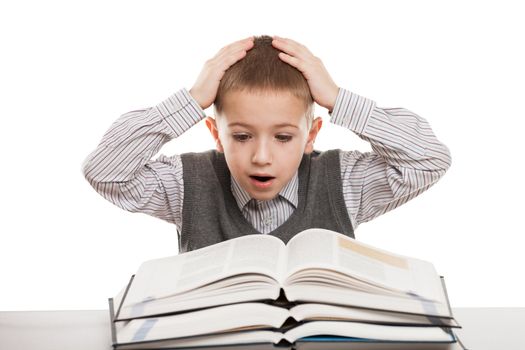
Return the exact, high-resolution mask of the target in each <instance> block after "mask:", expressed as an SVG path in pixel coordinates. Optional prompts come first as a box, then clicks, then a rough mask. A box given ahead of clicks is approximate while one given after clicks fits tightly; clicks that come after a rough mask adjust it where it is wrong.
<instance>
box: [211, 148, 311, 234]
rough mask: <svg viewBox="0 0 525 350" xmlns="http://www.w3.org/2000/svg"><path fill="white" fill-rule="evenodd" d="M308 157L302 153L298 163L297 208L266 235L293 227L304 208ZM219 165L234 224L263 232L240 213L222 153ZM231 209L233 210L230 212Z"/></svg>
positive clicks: (251, 230) (250, 231) (257, 232)
mask: <svg viewBox="0 0 525 350" xmlns="http://www.w3.org/2000/svg"><path fill="white" fill-rule="evenodd" d="M310 157H311V155H306V154H303V159H302V160H301V163H300V164H299V170H298V180H299V184H298V186H297V191H298V199H297V208H295V210H294V211H293V213H292V214H291V215H290V217H289V218H288V219H286V221H285V222H283V223H282V224H281V225H280V226H278V227H276V228H275V229H274V230H273V231H271V232H268V233H266V234H267V235H272V236H277V237H279V234H280V233H284V232H287V231H288V228H293V225H294V223H295V222H296V221H297V218H298V217H299V215H300V213H302V212H303V211H304V209H305V205H306V187H307V184H306V181H307V179H308V172H309V170H310ZM221 165H222V166H223V167H224V169H223V170H224V171H222V172H221V175H222V176H221V177H222V179H221V181H223V184H222V187H223V191H224V196H225V198H226V199H227V202H228V203H227V205H226V208H227V210H228V211H230V214H232V216H231V217H232V218H234V219H235V220H236V224H237V225H239V226H240V227H241V228H242V230H243V231H244V230H246V231H247V232H249V234H260V235H262V234H265V233H262V232H260V231H258V230H257V229H256V228H255V227H253V225H252V224H251V223H250V222H249V221H248V220H247V219H246V218H245V217H244V215H243V214H242V211H241V209H240V208H239V206H238V205H237V202H236V201H235V197H234V196H233V193H232V191H231V189H230V188H231V173H230V170H229V169H228V165H227V164H226V160H225V159H224V154H221ZM232 210H233V212H232Z"/></svg>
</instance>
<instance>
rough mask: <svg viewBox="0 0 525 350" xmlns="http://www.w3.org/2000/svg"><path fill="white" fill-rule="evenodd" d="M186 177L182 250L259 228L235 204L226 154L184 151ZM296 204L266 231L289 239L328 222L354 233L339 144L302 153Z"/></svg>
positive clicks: (183, 162) (341, 230) (343, 230)
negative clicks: (287, 214) (290, 213)
mask: <svg viewBox="0 0 525 350" xmlns="http://www.w3.org/2000/svg"><path fill="white" fill-rule="evenodd" d="M181 159H182V164H183V169H184V173H183V178H184V199H183V208H182V232H179V251H180V252H187V251H190V250H194V249H199V248H202V247H206V246H209V245H212V244H215V243H219V242H222V241H225V240H228V239H232V238H236V237H240V236H244V235H250V234H261V233H260V232H259V231H257V230H256V229H255V228H254V227H253V226H252V225H251V224H250V223H249V221H247V220H246V218H245V217H244V216H243V215H242V212H241V211H240V210H239V207H238V206H237V202H236V201H235V198H234V197H233V194H232V192H231V187H230V182H231V178H230V171H229V169H228V166H227V164H226V160H225V158H224V154H222V153H219V152H217V151H215V150H210V151H206V152H201V153H183V154H181ZM298 176H299V188H298V194H299V198H298V205H297V208H296V209H295V211H294V212H293V213H292V215H291V216H290V217H289V218H288V220H286V221H285V222H284V223H283V224H282V225H281V226H279V227H277V228H276V229H275V230H274V231H272V232H270V233H268V234H270V235H273V236H276V237H278V238H280V239H281V240H282V241H283V242H284V243H287V242H288V241H289V240H290V238H292V237H293V236H294V235H295V234H296V233H299V232H301V231H303V230H306V229H308V228H324V229H328V230H333V231H337V232H339V233H343V234H345V235H347V236H350V237H352V238H353V237H354V230H353V228H352V224H351V222H350V218H349V216H348V211H347V209H346V206H345V202H344V198H343V192H342V188H341V187H342V185H341V170H340V163H339V150H329V151H326V152H319V151H314V152H313V153H311V154H310V155H303V159H302V161H301V164H300V165H299V171H298Z"/></svg>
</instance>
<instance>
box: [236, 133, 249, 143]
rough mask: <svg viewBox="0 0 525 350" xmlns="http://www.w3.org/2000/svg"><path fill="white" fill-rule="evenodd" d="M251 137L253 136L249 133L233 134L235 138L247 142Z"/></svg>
mask: <svg viewBox="0 0 525 350" xmlns="http://www.w3.org/2000/svg"><path fill="white" fill-rule="evenodd" d="M250 137H251V136H250V135H248V134H233V139H234V140H235V141H239V142H246V141H248V140H249V139H250Z"/></svg>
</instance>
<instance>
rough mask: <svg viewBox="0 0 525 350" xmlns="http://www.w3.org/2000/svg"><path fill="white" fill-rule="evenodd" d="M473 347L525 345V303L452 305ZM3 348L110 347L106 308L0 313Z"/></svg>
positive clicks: (493, 349)
mask: <svg viewBox="0 0 525 350" xmlns="http://www.w3.org/2000/svg"><path fill="white" fill-rule="evenodd" d="M453 313H454V317H455V318H456V320H457V321H458V322H459V323H460V324H461V325H462V326H463V328H462V329H458V330H457V331H456V333H457V334H458V336H459V338H460V340H461V341H462V342H463V344H464V345H465V346H466V347H467V348H468V349H469V350H472V349H473V350H489V349H490V350H523V349H525V337H524V336H522V333H525V308H454V309H453ZM0 349H9V350H14V349H20V350H26V349H36V350H61V349H75V350H83V349H89V350H109V349H111V332H110V326H109V313H108V311H107V310H68V311H3V312H0Z"/></svg>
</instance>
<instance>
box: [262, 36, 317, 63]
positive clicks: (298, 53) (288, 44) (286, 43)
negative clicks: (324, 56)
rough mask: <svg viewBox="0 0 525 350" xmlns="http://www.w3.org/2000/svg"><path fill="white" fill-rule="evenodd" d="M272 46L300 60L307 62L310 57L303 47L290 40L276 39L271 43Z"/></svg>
mask: <svg viewBox="0 0 525 350" xmlns="http://www.w3.org/2000/svg"><path fill="white" fill-rule="evenodd" d="M272 45H273V46H274V47H275V48H277V49H279V50H281V51H283V52H286V53H287V54H289V55H291V56H294V57H298V58H301V59H303V60H308V59H309V58H310V57H312V56H313V55H312V53H311V52H310V51H309V50H308V49H307V48H306V47H305V46H304V45H301V44H299V43H297V42H295V41H293V40H291V39H284V38H279V37H277V38H276V39H274V40H273V41H272Z"/></svg>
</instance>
